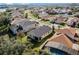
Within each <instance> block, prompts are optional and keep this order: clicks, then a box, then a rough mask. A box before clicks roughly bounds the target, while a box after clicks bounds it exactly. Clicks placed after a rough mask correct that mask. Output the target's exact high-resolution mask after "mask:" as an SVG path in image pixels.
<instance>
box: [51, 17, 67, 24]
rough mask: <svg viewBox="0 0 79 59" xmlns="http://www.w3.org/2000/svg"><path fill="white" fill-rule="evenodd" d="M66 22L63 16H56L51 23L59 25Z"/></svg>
mask: <svg viewBox="0 0 79 59" xmlns="http://www.w3.org/2000/svg"><path fill="white" fill-rule="evenodd" d="M66 20H67V18H66V17H63V16H57V17H55V18H54V19H53V20H52V21H53V22H54V23H56V24H61V23H65V21H66Z"/></svg>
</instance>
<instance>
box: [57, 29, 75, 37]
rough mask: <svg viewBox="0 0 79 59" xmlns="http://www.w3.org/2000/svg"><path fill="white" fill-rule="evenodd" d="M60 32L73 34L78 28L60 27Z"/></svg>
mask: <svg viewBox="0 0 79 59" xmlns="http://www.w3.org/2000/svg"><path fill="white" fill-rule="evenodd" d="M57 32H58V33H63V34H68V33H69V34H72V35H73V36H74V35H75V34H76V30H75V29H74V28H66V29H60V30H58V31H57Z"/></svg>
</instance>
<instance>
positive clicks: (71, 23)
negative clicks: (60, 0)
mask: <svg viewBox="0 0 79 59" xmlns="http://www.w3.org/2000/svg"><path fill="white" fill-rule="evenodd" d="M78 23H79V18H77V17H72V18H69V19H68V21H67V25H69V26H71V27H75V26H76V25H77V24H78Z"/></svg>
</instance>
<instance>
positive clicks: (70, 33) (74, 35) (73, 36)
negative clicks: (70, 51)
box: [56, 27, 79, 42]
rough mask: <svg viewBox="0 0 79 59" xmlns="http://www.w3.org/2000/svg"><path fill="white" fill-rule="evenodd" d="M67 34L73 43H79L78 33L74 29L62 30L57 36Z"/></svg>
mask: <svg viewBox="0 0 79 59" xmlns="http://www.w3.org/2000/svg"><path fill="white" fill-rule="evenodd" d="M61 33H63V34H65V35H66V36H67V37H68V38H69V39H71V40H72V41H73V42H75V41H79V39H78V37H77V32H76V30H75V29H74V28H71V27H70V28H65V29H60V30H58V31H57V32H56V34H61Z"/></svg>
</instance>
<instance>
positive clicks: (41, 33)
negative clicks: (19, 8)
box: [28, 25, 52, 42]
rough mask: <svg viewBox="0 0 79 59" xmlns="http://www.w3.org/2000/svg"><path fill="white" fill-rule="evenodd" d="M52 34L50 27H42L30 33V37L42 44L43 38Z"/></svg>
mask: <svg viewBox="0 0 79 59" xmlns="http://www.w3.org/2000/svg"><path fill="white" fill-rule="evenodd" d="M51 33H52V29H51V28H50V27H49V26H45V25H43V26H40V27H38V28H36V29H34V30H32V31H30V32H29V33H28V37H29V38H31V39H32V40H34V41H38V42H40V41H41V40H42V39H43V38H45V37H46V36H48V35H49V34H51Z"/></svg>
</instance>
